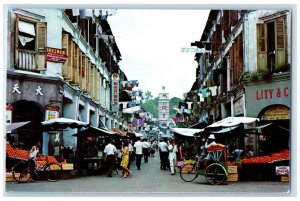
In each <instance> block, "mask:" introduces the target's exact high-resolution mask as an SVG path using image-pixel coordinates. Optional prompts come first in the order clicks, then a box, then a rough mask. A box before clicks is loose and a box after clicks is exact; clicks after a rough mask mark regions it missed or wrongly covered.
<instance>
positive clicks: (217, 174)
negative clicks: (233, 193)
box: [205, 163, 227, 185]
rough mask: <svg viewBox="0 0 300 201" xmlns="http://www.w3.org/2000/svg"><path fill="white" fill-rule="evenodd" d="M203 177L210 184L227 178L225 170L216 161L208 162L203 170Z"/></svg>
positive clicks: (219, 182) (220, 182) (221, 181)
mask: <svg viewBox="0 0 300 201" xmlns="http://www.w3.org/2000/svg"><path fill="white" fill-rule="evenodd" d="M205 178H206V180H207V181H208V182H209V183H210V184H213V185H216V184H222V183H223V182H225V181H226V178H227V174H226V170H225V168H224V167H223V166H222V165H220V164H218V163H213V164H210V165H209V166H208V167H207V168H206V170H205Z"/></svg>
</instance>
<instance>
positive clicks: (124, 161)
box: [121, 141, 132, 178]
mask: <svg viewBox="0 0 300 201" xmlns="http://www.w3.org/2000/svg"><path fill="white" fill-rule="evenodd" d="M128 163H129V148H128V142H127V141H125V142H124V144H123V149H122V161H121V167H122V168H123V178H126V177H127V176H130V175H131V174H132V172H131V171H130V170H129V169H128Z"/></svg>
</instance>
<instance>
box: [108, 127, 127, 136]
mask: <svg viewBox="0 0 300 201" xmlns="http://www.w3.org/2000/svg"><path fill="white" fill-rule="evenodd" d="M112 131H113V132H116V133H117V135H120V136H126V135H127V132H126V131H122V130H120V129H118V128H113V129H112Z"/></svg>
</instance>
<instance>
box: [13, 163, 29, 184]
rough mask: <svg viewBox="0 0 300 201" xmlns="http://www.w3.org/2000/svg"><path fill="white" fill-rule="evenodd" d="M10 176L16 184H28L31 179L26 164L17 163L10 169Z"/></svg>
mask: <svg viewBox="0 0 300 201" xmlns="http://www.w3.org/2000/svg"><path fill="white" fill-rule="evenodd" d="M12 175H13V178H14V180H15V181H17V182H18V183H25V182H28V181H29V179H30V178H31V176H30V170H29V166H28V164H27V163H26V162H23V161H21V162H19V163H17V164H16V165H15V166H14V167H13V168H12Z"/></svg>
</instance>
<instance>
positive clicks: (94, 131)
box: [73, 126, 116, 137]
mask: <svg viewBox="0 0 300 201" xmlns="http://www.w3.org/2000/svg"><path fill="white" fill-rule="evenodd" d="M115 134H116V133H115V132H112V131H110V130H106V129H104V128H96V127H94V126H89V127H88V128H87V129H84V130H82V131H79V132H78V133H76V134H73V136H75V137H99V136H113V135H115Z"/></svg>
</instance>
